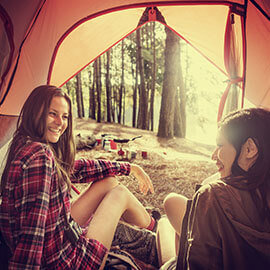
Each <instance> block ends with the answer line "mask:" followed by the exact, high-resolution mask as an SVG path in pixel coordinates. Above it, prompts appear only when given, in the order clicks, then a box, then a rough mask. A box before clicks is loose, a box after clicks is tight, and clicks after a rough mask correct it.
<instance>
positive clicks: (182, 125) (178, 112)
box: [174, 42, 186, 138]
mask: <svg viewBox="0 0 270 270" xmlns="http://www.w3.org/2000/svg"><path fill="white" fill-rule="evenodd" d="M178 53H179V55H178V59H179V63H180V62H181V60H180V59H181V43H180V42H179V51H178ZM177 71H178V73H177V77H178V88H177V89H178V91H176V97H175V100H176V104H175V113H174V136H176V137H179V138H185V137H186V89H185V84H184V80H183V73H182V67H181V65H180V64H179V65H178V68H177Z"/></svg>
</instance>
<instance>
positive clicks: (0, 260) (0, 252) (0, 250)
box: [0, 231, 11, 270]
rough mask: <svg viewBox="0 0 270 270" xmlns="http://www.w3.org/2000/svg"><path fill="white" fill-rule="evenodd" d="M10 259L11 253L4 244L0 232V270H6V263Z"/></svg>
mask: <svg viewBox="0 0 270 270" xmlns="http://www.w3.org/2000/svg"><path fill="white" fill-rule="evenodd" d="M10 258H11V251H10V248H9V246H8V245H7V244H6V242H5V240H4V237H3V235H2V232H1V231H0V265H1V269H2V270H7V269H8V261H9V259H10Z"/></svg>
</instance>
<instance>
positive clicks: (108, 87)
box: [106, 50, 112, 123]
mask: <svg viewBox="0 0 270 270" xmlns="http://www.w3.org/2000/svg"><path fill="white" fill-rule="evenodd" d="M106 56H107V64H106V97H107V99H106V100H107V122H109V123H110V122H111V121H112V119H111V115H112V89H111V78H110V65H111V51H110V50H109V51H107V52H106Z"/></svg>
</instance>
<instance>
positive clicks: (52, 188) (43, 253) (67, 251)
mask: <svg viewBox="0 0 270 270" xmlns="http://www.w3.org/2000/svg"><path fill="white" fill-rule="evenodd" d="M17 149H18V151H17V155H16V158H15V159H14V160H13V161H12V164H11V167H10V170H9V175H8V182H7V185H6V188H5V190H4V193H3V198H2V205H1V208H0V227H1V231H2V234H3V236H4V238H5V239H6V242H7V243H8V245H9V246H10V247H11V250H12V253H13V256H12V258H11V260H10V264H9V269H10V270H11V269H24V270H27V269H61V270H63V269H99V267H100V264H101V262H102V260H103V258H104V255H105V253H106V251H107V250H106V248H105V247H104V246H103V245H102V244H101V243H100V242H98V241H96V240H94V239H87V238H86V237H85V236H84V235H81V237H80V239H79V241H78V245H77V246H76V247H73V246H71V243H70V242H69V241H68V239H66V237H65V235H64V230H63V228H64V211H63V203H62V201H61V198H60V197H59V188H58V184H57V183H58V175H57V172H56V169H55V164H54V156H53V153H52V151H51V150H50V148H49V147H48V145H46V144H41V143H37V142H31V141H30V142H29V141H28V142H27V143H26V144H25V141H24V142H23V143H22V144H21V145H19V146H18V148H17ZM129 173H130V165H129V164H128V163H118V162H110V161H101V160H96V161H94V160H78V161H76V162H75V166H74V179H73V180H74V181H76V182H84V183H86V182H91V181H96V180H101V179H103V178H104V177H107V176H114V175H122V174H125V175H128V174H129ZM62 194H63V198H64V201H65V208H66V212H67V213H68V215H69V214H70V201H69V193H68V190H67V186H66V185H65V186H64V187H62Z"/></svg>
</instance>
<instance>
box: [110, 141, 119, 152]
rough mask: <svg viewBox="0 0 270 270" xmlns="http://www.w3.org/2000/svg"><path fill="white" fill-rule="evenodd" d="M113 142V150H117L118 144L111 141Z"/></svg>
mask: <svg viewBox="0 0 270 270" xmlns="http://www.w3.org/2000/svg"><path fill="white" fill-rule="evenodd" d="M110 141H111V149H113V150H116V149H117V143H116V142H115V141H113V140H110Z"/></svg>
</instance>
